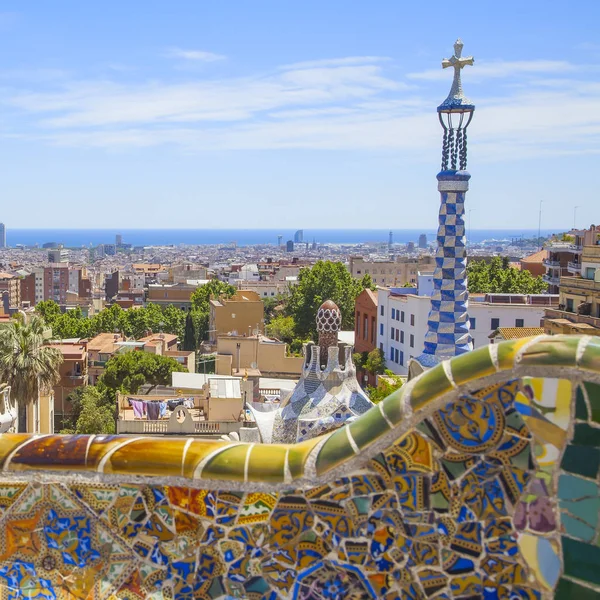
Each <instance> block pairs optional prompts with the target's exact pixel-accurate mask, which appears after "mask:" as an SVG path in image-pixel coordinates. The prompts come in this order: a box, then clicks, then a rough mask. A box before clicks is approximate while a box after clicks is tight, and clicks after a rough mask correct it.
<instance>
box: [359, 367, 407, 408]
mask: <svg viewBox="0 0 600 600" xmlns="http://www.w3.org/2000/svg"><path fill="white" fill-rule="evenodd" d="M386 375H387V376H386V377H380V378H379V380H378V382H377V387H368V388H367V395H368V396H369V398H370V399H371V402H373V403H374V404H378V403H379V402H381V401H382V400H385V399H386V398H387V397H388V396H389V395H390V394H392V393H393V392H395V391H396V390H398V389H400V388H401V387H402V384H403V383H404V382H403V380H402V379H401V378H400V377H399V376H398V375H394V373H392V372H391V371H390V372H389V373H386Z"/></svg>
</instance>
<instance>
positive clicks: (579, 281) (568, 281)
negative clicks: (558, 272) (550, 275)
mask: <svg viewBox="0 0 600 600" xmlns="http://www.w3.org/2000/svg"><path fill="white" fill-rule="evenodd" d="M560 286H561V287H564V288H565V291H566V292H567V293H575V294H576V293H577V292H578V291H580V290H581V291H582V292H583V293H584V295H586V296H587V295H588V294H595V293H600V281H594V280H593V279H585V278H584V277H561V279H560Z"/></svg>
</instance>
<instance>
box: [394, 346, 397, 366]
mask: <svg viewBox="0 0 600 600" xmlns="http://www.w3.org/2000/svg"><path fill="white" fill-rule="evenodd" d="M395 354H396V356H395V358H394V362H395V363H397V362H398V348H396V351H395Z"/></svg>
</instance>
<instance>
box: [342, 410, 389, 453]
mask: <svg viewBox="0 0 600 600" xmlns="http://www.w3.org/2000/svg"><path fill="white" fill-rule="evenodd" d="M349 427H350V433H351V434H352V439H353V440H354V441H355V442H356V445H357V446H358V447H359V448H360V449H361V450H362V449H363V448H364V447H366V446H368V445H369V444H370V443H371V442H372V441H373V440H376V439H377V438H378V437H380V436H381V435H383V434H384V433H387V432H388V431H389V430H390V426H389V425H388V424H387V422H386V420H385V419H384V418H383V415H382V414H381V412H380V410H379V407H377V406H376V407H375V408H372V409H371V410H369V411H367V412H366V413H365V414H364V415H361V417H360V419H357V420H356V421H354V422H353V423H351V424H350V425H349Z"/></svg>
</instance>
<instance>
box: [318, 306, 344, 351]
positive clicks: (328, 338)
mask: <svg viewBox="0 0 600 600" xmlns="http://www.w3.org/2000/svg"><path fill="white" fill-rule="evenodd" d="M341 326H342V313H341V312H340V309H339V308H338V306H337V304H336V303H335V302H333V301H332V300H325V302H323V304H321V307H320V308H319V310H318V311H317V332H318V334H319V347H320V348H321V352H320V354H321V359H323V358H324V359H325V361H326V360H327V349H328V348H330V347H332V346H335V347H337V345H338V332H339V331H340V328H341Z"/></svg>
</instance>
